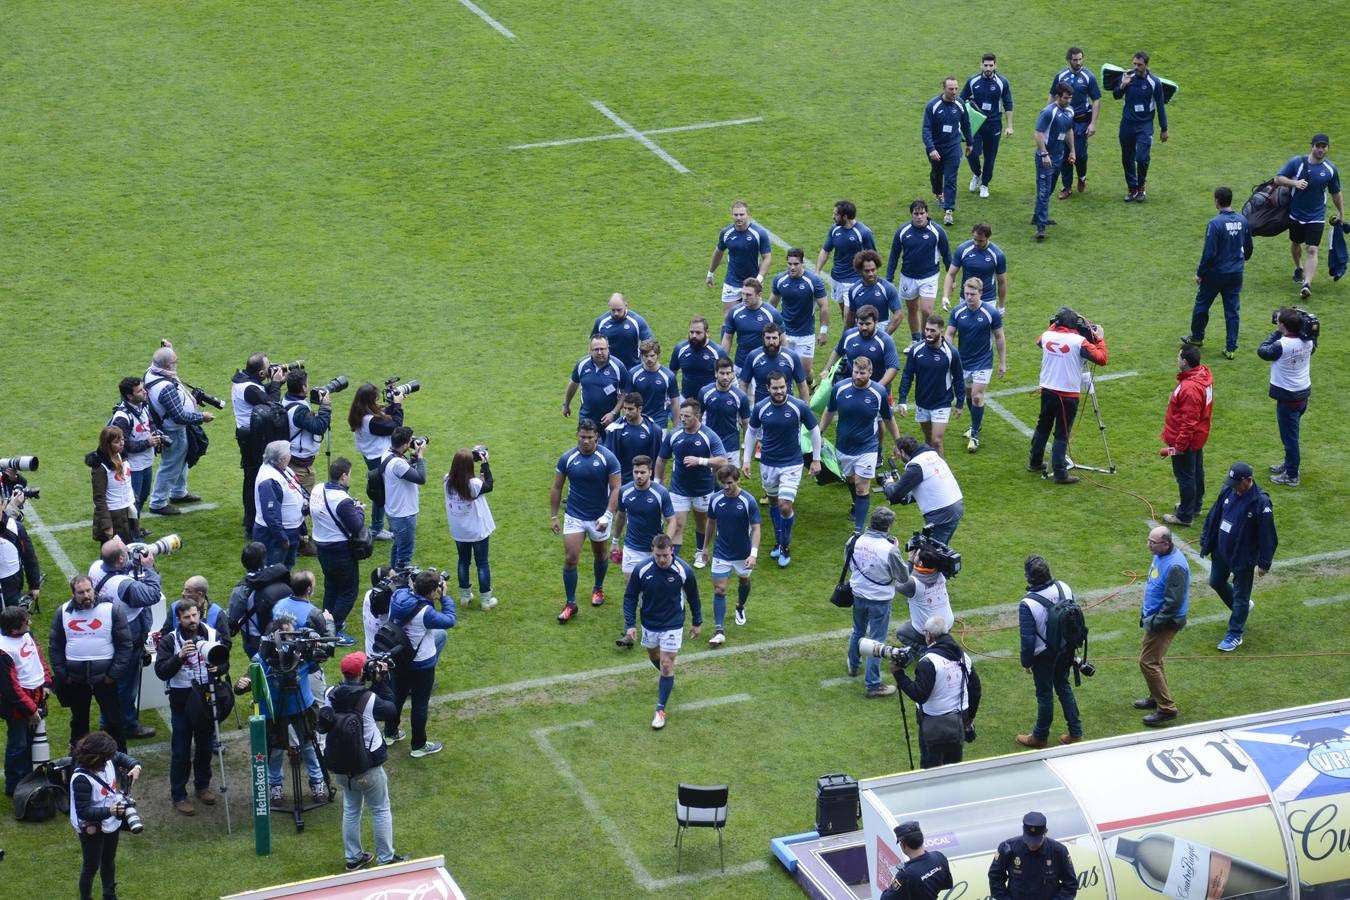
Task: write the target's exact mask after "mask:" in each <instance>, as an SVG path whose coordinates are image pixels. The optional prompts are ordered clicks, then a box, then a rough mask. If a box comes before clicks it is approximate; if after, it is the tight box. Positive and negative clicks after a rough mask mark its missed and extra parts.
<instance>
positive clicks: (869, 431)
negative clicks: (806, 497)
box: [820, 356, 900, 531]
mask: <svg viewBox="0 0 1350 900" xmlns="http://www.w3.org/2000/svg"><path fill="white" fill-rule="evenodd" d="M835 416H838V417H839V427H838V430H837V431H836V433H835V438H834V448H835V450H836V451H837V454H838V458H839V474H841V475H843V476H844V478H845V479H846V480H847V481H848V482H849V484H851V485H852V486H853V528H854V530H855V531H862V530H863V527H864V526H865V525H866V523H867V511H868V509H869V508H870V507H871V505H872V478H873V477H874V476H875V475H876V473H877V464H878V463H879V462H880V457H881V433H880V431H879V430H878V427H877V423H878V422H881V423H882V424H884V426H885V428H886V430H887V431H888V432H889V433H890V435H891V440H892V441H895V442H896V443H899V441H900V427H899V426H898V425H896V424H895V416H894V415H892V413H891V403H890V399H889V398H888V397H887V396H886V389H885V388H883V387H881V386H880V385H878V384H877V383H875V382H874V381H872V361H871V360H870V359H868V358H867V357H865V356H860V357H858V358H857V359H855V360H854V361H853V377H852V378H850V379H849V380H847V381H840V382H839V383H838V384H836V385H835V386H834V390H833V391H831V392H830V397H829V400H828V401H827V406H826V409H825V416H824V417H823V418H822V419H821V420H820V431H821V434H824V433H825V431H826V430H827V429H829V427H830V423H831V422H833V421H834V418H835Z"/></svg>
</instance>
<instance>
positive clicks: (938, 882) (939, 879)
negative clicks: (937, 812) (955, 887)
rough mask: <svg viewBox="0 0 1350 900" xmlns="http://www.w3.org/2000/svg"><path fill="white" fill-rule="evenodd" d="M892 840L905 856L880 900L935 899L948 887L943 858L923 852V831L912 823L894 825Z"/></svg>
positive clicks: (949, 873) (949, 872) (949, 876)
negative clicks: (893, 839)
mask: <svg viewBox="0 0 1350 900" xmlns="http://www.w3.org/2000/svg"><path fill="white" fill-rule="evenodd" d="M895 840H896V841H897V842H898V843H899V844H900V852H901V853H903V854H905V863H904V865H902V866H901V867H900V868H898V869H896V870H895V877H894V878H893V879H892V880H891V883H890V886H889V887H887V888H886V890H885V891H883V892H882V894H881V900H938V898H939V897H941V896H943V893H944V892H945V891H947V890H948V889H949V888H951V886H952V870H951V868H950V867H949V866H948V865H947V857H945V856H943V855H942V854H941V853H939V852H938V851H936V850H925V849H924V846H923V830H922V829H920V828H919V823H918V822H915V821H909V822H901V823H900V824H899V825H897V826H895Z"/></svg>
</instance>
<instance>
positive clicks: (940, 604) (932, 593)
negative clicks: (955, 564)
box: [909, 574, 956, 634]
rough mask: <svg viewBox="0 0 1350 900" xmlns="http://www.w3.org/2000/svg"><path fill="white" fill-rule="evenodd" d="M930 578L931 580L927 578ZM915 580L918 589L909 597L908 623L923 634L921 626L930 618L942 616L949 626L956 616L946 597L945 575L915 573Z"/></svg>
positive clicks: (949, 626)
mask: <svg viewBox="0 0 1350 900" xmlns="http://www.w3.org/2000/svg"><path fill="white" fill-rule="evenodd" d="M930 578H931V579H932V580H931V581H930V580H928V579H930ZM915 581H917V582H918V583H919V589H918V590H917V591H915V592H914V596H913V597H910V598H909V624H910V625H912V626H914V630H915V631H917V632H918V633H919V634H923V626H924V624H925V623H926V622H927V621H928V620H929V619H930V618H932V617H933V616H942V619H943V621H945V622H946V623H947V627H948V628H951V627H952V623H953V622H955V621H956V616H954V615H953V614H952V603H951V600H950V599H948V597H947V576H945V575H941V574H939V575H937V576H936V577H933V576H922V577H921V576H918V575H916V576H915Z"/></svg>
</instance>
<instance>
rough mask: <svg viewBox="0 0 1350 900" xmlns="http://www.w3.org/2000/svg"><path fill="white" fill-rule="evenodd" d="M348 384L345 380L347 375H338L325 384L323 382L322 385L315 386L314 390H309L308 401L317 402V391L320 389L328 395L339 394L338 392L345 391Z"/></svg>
mask: <svg viewBox="0 0 1350 900" xmlns="http://www.w3.org/2000/svg"><path fill="white" fill-rule="evenodd" d="M350 385H351V382H350V381H348V380H347V376H346V375H339V376H338V377H336V378H334V379H333V380H332V381H330V382H328V383H327V384H325V385H324V386H323V387H320V388H315V389H314V390H312V391H310V392H309V402H310V403H318V402H319V392H320V391H327V392H328V393H329V394H330V395H331V394H340V393H342V392H343V391H345V390H346V389H347V388H348V387H349V386H350Z"/></svg>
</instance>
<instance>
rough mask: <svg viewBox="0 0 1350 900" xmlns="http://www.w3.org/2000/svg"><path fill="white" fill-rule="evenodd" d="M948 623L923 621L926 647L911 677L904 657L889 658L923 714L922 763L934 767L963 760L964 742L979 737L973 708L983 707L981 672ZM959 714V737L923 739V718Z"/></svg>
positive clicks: (898, 679)
mask: <svg viewBox="0 0 1350 900" xmlns="http://www.w3.org/2000/svg"><path fill="white" fill-rule="evenodd" d="M950 630H951V625H950V623H949V622H948V621H947V620H946V619H944V618H943V617H942V616H932V617H930V618H929V619H928V621H927V622H925V623H924V626H923V640H924V645H925V647H924V651H923V655H922V656H920V657H919V662H918V664H917V665H915V666H914V677H913V678H912V679H911V678H910V677H909V675H908V674H907V673H906V672H905V669H904V667H905V665H906V662H905V661H904V660H901V659H892V660H891V673H892V674H893V675H895V683H896V684H897V685H898V686H899V687H900V690H902V691H904V692H905V696H907V697H909V699H911V700H913V701H914V704H915V709H916V716H917V718H918V720H919V767H920V768H922V769H931V768H934V767H935V766H944V765H947V764H948V763H959V762H960V761H961V748H962V745H963V744H965V743H969V742H970V741H973V740H975V727H974V722H975V714H976V713H977V712H978V711H979V708H980V676H979V673H977V672H976V671H975V664H974V663H973V662H971V659H970V656H968V655H967V654H966V653H964V652H962V650H961V648H960V646H958V645H957V643H956V640H955V639H954V638H952V636H951V634H950V633H949V632H950ZM953 713H959V714H960V715H961V723H962V729H961V730H962V732H963V734H962V736H961V738H959V739H958V740H956V741H951V740H932V739H925V736H924V732H925V729H924V720H925V719H927V718H933V717H937V716H950V715H952V714H953Z"/></svg>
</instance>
